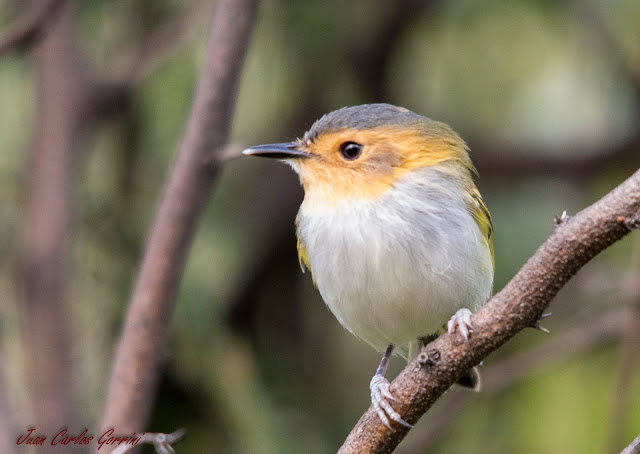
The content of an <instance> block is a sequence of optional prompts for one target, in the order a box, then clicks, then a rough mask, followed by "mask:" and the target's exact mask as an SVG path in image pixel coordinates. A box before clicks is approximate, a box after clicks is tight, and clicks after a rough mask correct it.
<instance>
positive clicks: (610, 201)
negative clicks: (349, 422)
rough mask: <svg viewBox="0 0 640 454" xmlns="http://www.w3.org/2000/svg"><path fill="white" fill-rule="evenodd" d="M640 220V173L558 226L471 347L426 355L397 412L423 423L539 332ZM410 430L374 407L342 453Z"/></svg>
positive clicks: (481, 318)
mask: <svg viewBox="0 0 640 454" xmlns="http://www.w3.org/2000/svg"><path fill="white" fill-rule="evenodd" d="M638 213H640V170H638V171H636V173H634V174H633V175H632V176H631V177H630V178H629V179H627V180H626V181H625V182H624V183H622V184H621V185H620V186H618V187H617V188H615V189H614V190H613V191H611V192H610V193H609V194H607V195H606V196H605V197H603V198H602V199H601V200H599V201H598V202H596V203H594V204H593V205H591V206H590V207H588V208H586V209H584V210H582V211H581V212H580V213H578V214H576V215H574V216H572V217H571V218H570V219H568V220H567V221H566V222H564V223H563V224H562V225H560V226H557V227H556V229H555V230H554V231H553V233H552V234H551V236H550V237H549V239H547V241H546V242H545V243H544V244H543V245H542V246H541V247H540V248H539V249H538V250H537V251H536V253H535V254H534V255H533V256H532V257H531V258H530V259H529V260H528V261H527V263H526V264H525V265H524V266H523V267H522V269H521V270H520V271H519V272H518V274H516V276H515V277H514V278H513V279H512V280H511V281H510V282H509V283H508V284H507V285H506V286H505V288H504V289H503V290H502V291H501V292H500V293H498V294H497V295H495V296H494V297H493V298H491V300H490V301H489V302H488V303H487V304H486V305H485V306H484V307H483V308H482V309H481V310H480V311H478V312H477V313H476V314H474V315H473V316H472V322H473V326H474V333H473V336H472V337H471V338H470V339H469V344H467V343H466V342H465V341H464V340H463V339H462V338H461V337H460V336H458V335H457V334H454V335H448V334H444V335H442V336H440V337H439V338H438V339H436V340H435V341H433V342H431V343H430V344H429V345H427V346H426V347H424V348H423V349H422V352H421V353H420V354H419V355H418V357H417V358H416V359H414V360H413V361H411V363H410V364H409V365H408V366H407V367H406V368H405V369H404V370H403V371H402V372H401V373H400V375H398V377H397V378H396V379H395V380H394V381H393V383H392V384H391V392H392V393H393V395H394V396H395V397H396V399H397V402H396V411H398V412H399V413H400V414H401V416H402V418H403V419H404V420H405V421H407V422H408V423H410V424H415V423H416V421H417V420H418V419H419V418H420V417H421V416H422V415H423V414H424V413H425V412H426V411H427V410H428V409H429V408H430V407H431V405H433V403H434V402H435V401H436V400H437V399H438V398H439V397H440V396H442V394H444V393H445V392H446V391H447V389H449V387H450V386H451V385H452V384H453V383H454V382H455V380H457V378H458V377H460V376H461V375H463V374H464V373H465V372H466V371H468V370H469V369H470V368H471V367H473V366H475V365H477V364H478V363H479V362H480V361H482V360H483V359H484V358H486V357H487V356H488V355H489V354H490V353H491V352H493V351H495V350H496V349H497V348H499V347H500V346H502V345H503V344H505V343H506V342H507V341H508V340H509V339H511V338H512V337H513V336H515V335H516V334H517V333H518V332H520V331H521V330H523V329H524V328H526V327H529V326H532V325H533V324H534V323H535V322H536V321H537V320H538V318H539V317H540V315H541V314H542V313H543V312H544V310H545V309H546V308H547V306H548V305H549V303H550V301H551V300H552V299H553V297H554V296H555V295H556V294H557V293H558V291H559V290H560V289H561V288H562V287H563V286H564V285H565V284H566V283H567V281H568V280H569V279H570V278H571V277H572V276H573V275H574V274H575V273H576V272H577V271H578V270H579V269H580V268H582V267H583V266H584V265H585V264H586V263H587V262H588V261H589V260H591V259H592V258H593V257H594V256H595V255H596V254H598V253H600V252H601V251H603V250H604V249H606V248H607V247H608V246H610V245H611V244H613V243H614V242H616V241H618V240H619V239H621V238H623V237H624V236H626V235H628V234H629V229H628V228H627V227H626V226H625V225H624V223H622V222H620V221H619V218H625V217H633V216H637V215H638ZM407 432H408V430H407V429H405V428H404V427H398V428H396V430H395V431H393V432H391V431H389V430H388V429H387V428H386V427H385V426H384V425H383V424H382V423H381V422H380V420H379V418H378V417H377V414H376V412H375V410H374V409H373V408H369V410H368V411H367V412H366V413H365V414H364V415H363V416H362V418H360V421H359V422H358V423H357V424H356V426H355V428H354V429H353V430H352V431H351V433H350V434H349V436H348V437H347V440H346V441H345V443H344V444H343V446H342V448H341V449H340V452H341V453H343V454H346V453H356V452H357V453H390V452H392V451H393V450H394V449H395V447H396V446H397V445H398V443H400V441H401V440H402V439H403V438H404V437H405V436H406V434H407Z"/></svg>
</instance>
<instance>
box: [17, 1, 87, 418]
mask: <svg viewBox="0 0 640 454" xmlns="http://www.w3.org/2000/svg"><path fill="white" fill-rule="evenodd" d="M33 62H34V67H35V74H36V80H37V88H38V91H37V98H36V102H37V104H38V105H37V108H36V109H35V111H36V113H37V116H36V125H35V131H34V141H33V144H32V147H31V150H30V152H29V155H28V156H27V159H26V162H25V164H24V179H25V181H24V184H25V188H24V196H23V197H24V199H23V200H24V205H23V207H24V208H23V214H22V217H23V221H22V231H21V238H20V240H21V248H20V257H19V262H20V265H19V268H20V274H21V279H20V282H21V284H22V289H21V290H22V291H21V293H22V295H21V297H22V299H23V300H24V304H23V305H22V310H23V327H24V333H25V335H24V339H25V344H26V351H27V361H26V366H27V368H28V373H27V374H28V379H29V398H30V400H31V407H32V408H31V411H32V413H33V422H34V423H36V424H37V425H38V429H39V430H54V429H55V428H57V427H58V426H59V425H60V422H61V421H64V424H74V423H79V421H78V420H77V417H76V413H75V411H74V408H73V399H72V387H71V368H70V346H69V344H70V342H69V339H68V334H69V330H68V328H69V327H68V323H67V322H68V319H69V317H68V315H67V308H66V294H65V293H66V291H65V290H66V284H67V280H68V275H69V268H70V267H69V260H70V236H71V219H72V216H73V212H72V211H73V210H72V206H73V203H72V199H73V191H72V189H73V181H74V178H73V177H74V170H75V161H76V157H77V155H76V152H77V148H78V141H79V139H80V137H81V135H82V132H83V129H84V127H85V126H86V118H84V114H85V113H86V110H85V106H86V104H85V102H86V99H87V98H86V95H87V91H88V86H89V84H90V82H89V80H88V73H87V71H86V68H85V66H84V64H83V62H82V60H81V58H80V55H79V54H78V51H77V48H76V47H75V43H74V39H73V13H72V7H71V4H70V3H69V2H63V4H62V5H61V6H60V11H59V12H58V13H57V14H56V15H55V19H53V20H52V22H51V24H50V25H49V28H48V32H47V35H46V38H45V39H42V40H41V41H39V42H38V45H37V46H34V48H33Z"/></svg>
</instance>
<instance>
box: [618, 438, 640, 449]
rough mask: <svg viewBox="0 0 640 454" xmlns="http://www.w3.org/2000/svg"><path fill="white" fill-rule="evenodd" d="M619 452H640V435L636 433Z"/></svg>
mask: <svg viewBox="0 0 640 454" xmlns="http://www.w3.org/2000/svg"><path fill="white" fill-rule="evenodd" d="M620 454H640V435H638V436H637V437H636V438H635V439H634V440H633V441H632V442H631V444H629V446H627V447H626V448H624V449H623V450H622V452H621V453H620Z"/></svg>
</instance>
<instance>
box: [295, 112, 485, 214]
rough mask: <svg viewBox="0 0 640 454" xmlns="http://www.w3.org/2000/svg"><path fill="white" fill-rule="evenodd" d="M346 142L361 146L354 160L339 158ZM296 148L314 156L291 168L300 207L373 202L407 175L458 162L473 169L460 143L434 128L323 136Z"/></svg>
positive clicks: (447, 131)
mask: <svg viewBox="0 0 640 454" xmlns="http://www.w3.org/2000/svg"><path fill="white" fill-rule="evenodd" d="M347 142H355V143H357V144H359V145H361V146H362V152H361V154H360V155H359V156H358V157H357V158H355V159H348V158H346V157H345V156H343V154H342V153H341V146H343V144H345V143H347ZM301 147H303V148H304V149H306V151H308V152H309V153H311V154H313V155H314V156H312V157H310V158H306V159H300V160H296V162H295V163H293V165H294V167H295V168H296V170H297V171H298V173H299V175H300V181H301V182H302V185H303V187H304V189H305V194H306V196H305V204H312V205H315V204H316V203H321V204H322V205H325V206H326V205H335V204H336V203H338V202H339V201H341V200H348V199H353V198H356V199H371V198H376V197H378V196H379V195H380V194H382V193H383V192H385V191H387V190H388V189H390V188H391V186H392V185H393V183H394V182H395V181H397V180H398V179H399V178H401V177H402V176H403V175H405V174H406V173H407V172H411V171H413V170H416V169H419V168H423V167H428V166H433V165H436V164H439V163H442V162H444V161H451V160H454V161H459V163H460V164H461V165H462V166H463V167H464V168H467V169H470V170H471V169H472V164H471V161H470V159H469V156H468V154H467V151H466V145H465V144H464V142H463V141H462V140H461V139H460V137H459V136H458V135H457V134H455V133H454V132H453V131H452V130H451V129H450V128H449V127H448V126H446V125H444V124H443V123H438V122H430V123H427V124H426V125H425V124H416V125H415V126H414V127H411V128H407V127H406V126H404V127H398V126H382V127H378V128H373V129H368V130H357V129H345V130H340V131H336V132H328V133H325V134H321V135H320V136H318V137H317V138H316V139H315V140H313V141H311V142H308V143H301Z"/></svg>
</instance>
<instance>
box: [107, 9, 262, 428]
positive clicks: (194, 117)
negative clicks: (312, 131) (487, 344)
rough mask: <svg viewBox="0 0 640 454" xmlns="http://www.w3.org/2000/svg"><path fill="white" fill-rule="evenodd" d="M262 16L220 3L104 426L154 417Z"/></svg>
mask: <svg viewBox="0 0 640 454" xmlns="http://www.w3.org/2000/svg"><path fill="white" fill-rule="evenodd" d="M256 9H257V0H218V1H217V2H216V5H215V9H214V14H213V21H212V24H211V29H210V33H209V38H208V43H207V53H206V56H205V59H204V66H203V68H202V71H201V74H200V79H199V82H198V88H197V92H196V95H195V98H194V103H193V106H192V109H191V114H190V116H189V119H188V122H187V126H186V132H185V135H184V137H183V140H182V143H181V145H180V149H179V151H178V157H177V161H176V163H175V165H174V168H173V171H172V172H171V175H170V177H169V180H168V183H167V185H166V187H165V189H164V194H163V196H162V199H161V202H160V205H159V207H158V211H157V213H156V217H155V220H154V222H153V225H152V228H151V232H150V235H149V239H148V242H147V247H146V251H145V254H144V256H143V258H142V263H141V265H140V270H139V274H138V277H137V280H136V283H135V286H134V289H133V294H132V296H131V301H130V303H129V309H128V312H127V316H126V319H125V323H124V329H123V332H122V335H121V338H120V342H119V345H118V349H117V352H116V356H115V359H114V365H113V370H112V375H111V379H110V382H109V393H108V398H107V403H106V409H105V413H104V418H103V422H102V427H115V426H117V428H118V431H119V432H123V433H134V432H140V431H141V430H142V429H143V428H144V426H145V424H146V422H147V419H148V417H149V414H150V410H151V406H152V402H153V397H154V392H155V388H156V384H157V381H158V375H159V371H160V365H161V363H162V357H163V352H162V345H163V341H164V339H165V335H166V332H167V331H168V325H169V321H170V318H171V313H172V311H173V307H174V303H175V296H176V290H177V287H178V283H179V279H180V275H181V273H182V270H183V267H184V262H185V258H186V255H187V252H188V248H189V245H190V244H191V241H192V238H193V234H194V232H195V227H196V225H197V222H198V219H199V218H200V215H201V214H202V212H203V209H204V207H205V204H206V202H207V200H208V198H209V195H210V192H211V188H212V186H213V183H214V181H215V177H216V175H217V173H218V170H219V168H220V165H221V162H222V159H221V158H220V156H218V154H219V153H222V152H223V151H224V150H225V143H226V141H227V138H228V136H229V129H230V124H231V118H232V115H233V107H234V103H235V97H236V91H237V85H238V80H239V74H240V70H241V68H242V63H243V61H244V56H245V53H246V49H247V44H248V40H249V34H250V31H251V28H252V26H253V22H254V18H255V12H256ZM212 156H213V157H214V159H213V160H212V159H211V158H212Z"/></svg>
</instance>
